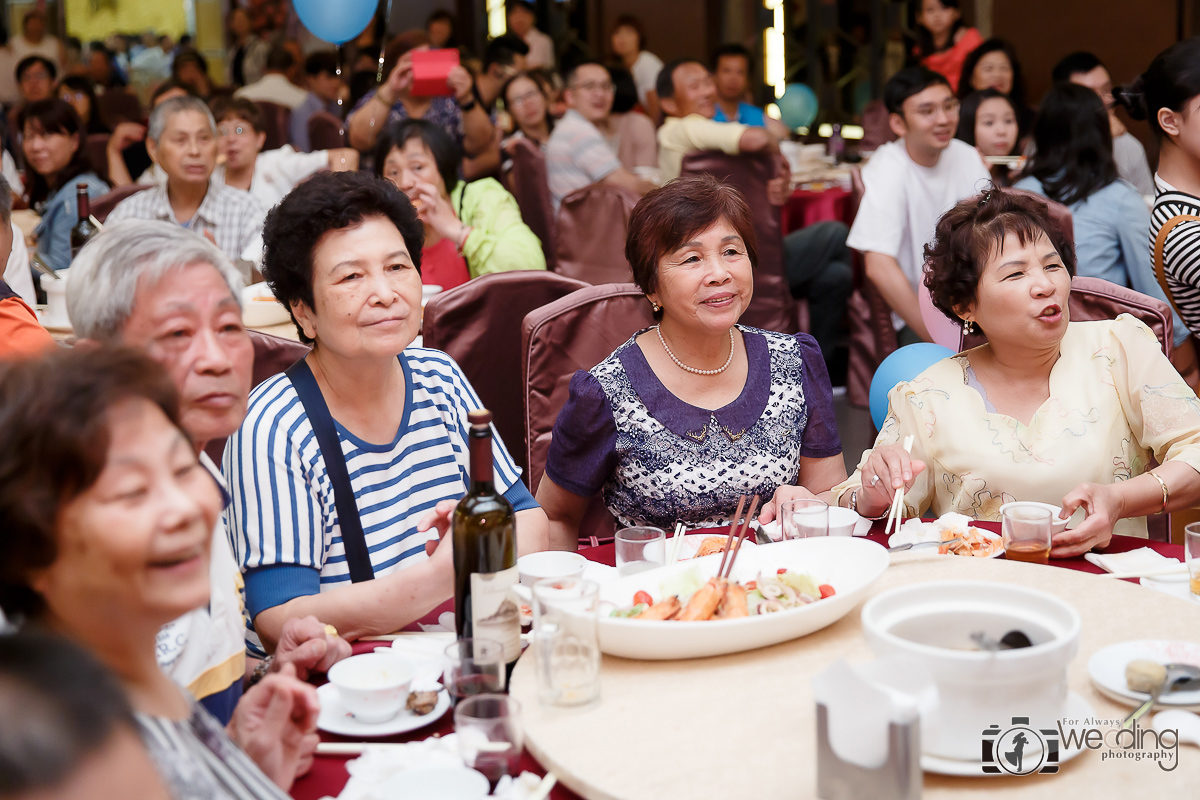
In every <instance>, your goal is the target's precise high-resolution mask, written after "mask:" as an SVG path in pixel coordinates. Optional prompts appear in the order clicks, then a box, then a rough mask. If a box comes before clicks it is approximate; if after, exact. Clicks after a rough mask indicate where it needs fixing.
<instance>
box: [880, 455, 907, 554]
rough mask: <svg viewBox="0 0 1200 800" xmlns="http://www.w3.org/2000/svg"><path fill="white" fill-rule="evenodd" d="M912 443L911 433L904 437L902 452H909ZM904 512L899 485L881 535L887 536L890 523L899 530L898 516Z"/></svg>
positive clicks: (902, 492) (890, 528) (902, 493)
mask: <svg viewBox="0 0 1200 800" xmlns="http://www.w3.org/2000/svg"><path fill="white" fill-rule="evenodd" d="M912 445H913V437H912V434H909V435H908V436H905V437H904V452H906V453H911V452H912ZM903 514H904V487H903V486H901V487H900V488H899V489H897V490H896V494H895V495H893V496H892V507H891V508H890V509H889V510H888V521H887V524H886V525H885V526H884V528H883V535H884V536H889V535H890V534H891V530H892V523H893V522H894V523H895V524H896V530H900V517H901V516H902V515H903Z"/></svg>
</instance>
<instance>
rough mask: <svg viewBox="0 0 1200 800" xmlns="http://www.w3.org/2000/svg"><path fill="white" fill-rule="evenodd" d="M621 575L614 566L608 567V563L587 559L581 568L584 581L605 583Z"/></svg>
mask: <svg viewBox="0 0 1200 800" xmlns="http://www.w3.org/2000/svg"><path fill="white" fill-rule="evenodd" d="M619 577H621V573H620V572H618V571H617V568H616V567H610V566H609V565H608V564H598V563H596V562H595V561H589V562H588V563H587V566H586V567H584V569H583V579H584V580H586V581H595V582H596V583H599V584H605V583H608V582H609V581H615V580H616V579H617V578H619Z"/></svg>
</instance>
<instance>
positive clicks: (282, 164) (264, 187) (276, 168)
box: [212, 144, 329, 210]
mask: <svg viewBox="0 0 1200 800" xmlns="http://www.w3.org/2000/svg"><path fill="white" fill-rule="evenodd" d="M328 166H329V151H328V150H318V151H316V152H315V153H297V152H296V151H295V150H294V149H293V148H292V146H291V145H290V144H285V145H284V146H283V147H280V148H279V149H277V150H264V151H263V152H261V153H259V154H258V157H257V158H256V159H254V178H253V179H251V181H250V194H251V195H253V196H254V199H256V200H258V202H259V203H261V204H262V207H263V208H265V209H267V210H270V209H272V208H274V207H275V206H276V205H278V204H279V201H280V200H282V199H283V198H284V195H286V194H287V193H288V192H290V191H291V190H292V189H294V188H296V184H298V183H300V181H302V180H304V179H305V178H307V177H308V176H309V175H312V174H313V173H314V172H319V171H321V170H323V169H325V168H326V167H328ZM212 179H213V180H214V181H217V182H218V183H225V165H224V164H221V165H220V166H218V167H217V169H216V171H215V172H214V173H213V177H212Z"/></svg>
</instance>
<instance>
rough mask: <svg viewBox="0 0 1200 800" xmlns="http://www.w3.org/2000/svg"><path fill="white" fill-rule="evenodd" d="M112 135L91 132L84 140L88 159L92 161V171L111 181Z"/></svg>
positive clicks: (106, 180) (106, 181) (105, 180)
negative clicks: (110, 150)
mask: <svg viewBox="0 0 1200 800" xmlns="http://www.w3.org/2000/svg"><path fill="white" fill-rule="evenodd" d="M111 138H112V136H111V135H110V134H107V133H89V134H88V135H87V139H86V140H85V141H84V144H83V149H84V151H85V152H86V153H87V157H88V160H89V161H91V162H92V172H95V173H96V174H97V175H99V176H100V177H101V179H103V180H104V182H105V183H108V182H109V180H110V179H109V177H108V140H109V139H111Z"/></svg>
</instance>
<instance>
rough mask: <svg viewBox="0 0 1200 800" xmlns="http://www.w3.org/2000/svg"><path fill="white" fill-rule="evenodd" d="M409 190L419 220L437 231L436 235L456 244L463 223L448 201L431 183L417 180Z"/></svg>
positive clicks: (460, 234)
mask: <svg viewBox="0 0 1200 800" xmlns="http://www.w3.org/2000/svg"><path fill="white" fill-rule="evenodd" d="M410 191H411V193H412V195H414V197H413V205H414V206H415V207H416V209H417V216H419V217H420V218H421V221H422V222H424V223H425V224H426V225H428V226H429V227H431V228H433V229H434V230H435V231H437V233H438V236H441V237H442V238H443V239H450V240H451V241H453V242H454V243H455V244H457V243H458V240H459V238H460V237H461V236H462V228H463V224H462V223H461V222H460V221H459V219H458V217H456V216H455V215H454V209H453V208H451V207H450V201H449V200H447V199H446V198H445V197H443V196H442V194H441V193H440V192H438V190H437V189H436V188H435V187H434V185H433V184H432V183H425V182H424V181H417V184H416V186H414V187H413V188H412V189H411V190H410Z"/></svg>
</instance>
